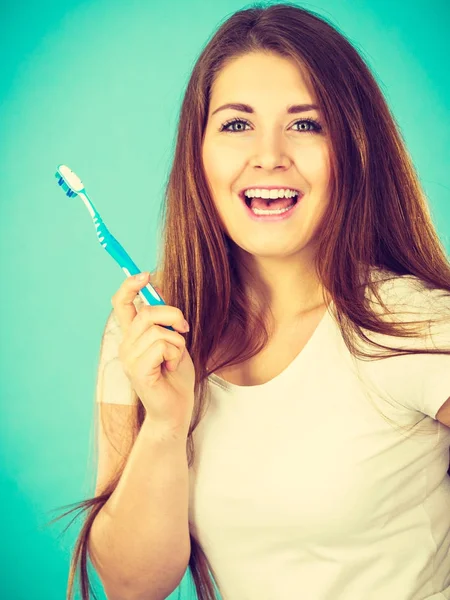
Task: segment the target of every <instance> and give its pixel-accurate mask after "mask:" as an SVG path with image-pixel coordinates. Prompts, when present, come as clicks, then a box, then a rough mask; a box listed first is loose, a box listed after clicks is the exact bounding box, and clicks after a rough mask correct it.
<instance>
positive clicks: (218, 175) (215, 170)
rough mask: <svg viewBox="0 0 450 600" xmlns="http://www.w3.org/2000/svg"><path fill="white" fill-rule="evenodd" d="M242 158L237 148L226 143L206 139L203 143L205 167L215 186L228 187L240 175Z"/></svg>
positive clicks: (210, 180)
mask: <svg viewBox="0 0 450 600" xmlns="http://www.w3.org/2000/svg"><path fill="white" fill-rule="evenodd" d="M240 166H241V167H242V159H240V157H239V153H238V152H236V148H232V147H231V146H228V145H226V144H223V143H222V144H215V143H214V141H205V143H204V145H203V168H204V170H205V173H206V176H207V178H208V180H209V182H210V185H211V186H212V187H213V188H217V187H227V188H230V185H232V184H233V181H234V179H235V178H236V177H237V176H238V174H239V170H240Z"/></svg>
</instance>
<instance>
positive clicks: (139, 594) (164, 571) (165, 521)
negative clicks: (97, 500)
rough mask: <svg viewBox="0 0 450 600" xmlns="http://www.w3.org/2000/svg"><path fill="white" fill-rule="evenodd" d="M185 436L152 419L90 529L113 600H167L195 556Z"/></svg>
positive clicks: (100, 570)
mask: <svg viewBox="0 0 450 600" xmlns="http://www.w3.org/2000/svg"><path fill="white" fill-rule="evenodd" d="M186 438H187V435H186V434H184V433H183V434H179V435H178V434H174V433H173V434H169V433H168V432H166V431H158V430H157V429H155V428H154V427H153V426H152V425H151V424H150V423H149V422H148V421H147V420H144V423H143V425H142V428H141V430H140V431H139V434H138V436H137V438H136V441H135V442H134V445H133V447H132V450H131V453H130V456H129V457H128V460H127V463H126V465H125V468H124V471H123V474H122V476H121V478H120V480H119V483H118V485H117V488H116V489H115V490H114V492H113V493H112V494H111V496H110V498H109V499H108V501H107V502H106V503H105V505H104V507H103V508H102V510H101V511H100V512H99V514H98V515H97V517H96V519H95V521H94V523H93V525H92V529H91V534H90V538H89V549H90V553H91V558H92V563H93V565H94V567H95V568H96V571H97V573H98V575H99V577H100V579H101V581H102V583H103V585H104V588H105V592H106V593H107V595H108V598H109V599H110V600H140V599H141V598H142V599H144V598H145V600H164V599H165V598H166V597H167V596H168V595H169V594H170V593H171V592H172V591H173V590H174V589H176V587H177V586H178V585H179V583H180V581H181V579H182V578H183V575H184V573H185V571H186V569H187V566H188V562H189V556H190V551H191V548H190V538H189V524H188V497H189V496H188V494H189V481H188V465H187V456H186Z"/></svg>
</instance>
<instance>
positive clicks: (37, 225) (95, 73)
mask: <svg viewBox="0 0 450 600" xmlns="http://www.w3.org/2000/svg"><path fill="white" fill-rule="evenodd" d="M298 5H299V6H304V7H305V8H309V9H312V10H315V11H317V12H319V13H320V14H322V15H324V16H325V17H327V18H329V19H330V20H331V21H332V23H334V24H335V25H336V26H337V27H338V28H339V29H340V30H341V31H343V32H344V33H345V34H346V35H347V36H348V37H349V38H350V40H351V41H352V42H353V43H354V44H355V45H356V46H357V47H358V48H359V49H360V51H361V52H362V53H363V56H364V57H365V58H366V60H367V61H368V63H369V65H370V66H371V67H372V69H373V70H374V72H375V74H376V77H377V78H378V81H379V82H380V85H381V87H382V89H383V91H384V93H385V94H386V97H387V99H388V102H389V104H390V106H391V107H392V110H393V112H394V114H395V117H396V119H397V121H398V123H399V125H400V127H401V130H402V133H403V135H404V138H405V140H406V143H407V145H408V147H409V150H410V153H411V155H412V158H413V161H414V163H415V165H416V167H417V169H418V172H419V174H420V177H421V180H422V183H423V186H424V188H425V191H426V193H427V195H428V198H429V202H430V205H431V210H432V214H433V218H434V221H435V224H436V227H437V230H438V232H439V235H440V236H441V238H442V240H443V242H444V244H445V246H446V248H447V250H448V249H449V235H448V231H449V226H450V170H449V159H450V69H449V68H448V62H449V59H450V37H449V35H448V31H449V29H450V18H449V6H450V5H449V4H448V0H441V1H438V0H426V1H425V0H410V1H408V2H406V1H405V2H401V1H397V2H391V1H387V0H317V1H315V2H308V3H300V2H299V3H298ZM244 6H248V5H245V4H242V3H241V2H237V1H233V0H214V2H212V1H210V2H206V1H204V0H203V1H202V0H172V1H171V0H165V1H161V0H153V1H150V0H147V1H145V0H127V1H126V2H125V1H122V2H121V1H117V0H85V1H80V0H72V1H71V0H58V2H56V1H55V0H39V2H38V1H37V0H36V1H34V2H33V1H30V0H23V1H22V2H17V3H13V2H12V1H10V2H8V1H6V2H2V3H1V7H0V50H1V52H0V57H1V70H0V132H1V135H0V158H1V160H0V174H1V178H0V194H1V196H0V197H1V200H0V226H1V237H0V261H1V264H0V267H1V270H0V273H1V312H0V315H1V324H0V325H1V329H0V343H1V346H0V386H1V387H0V389H1V395H0V402H1V406H0V409H1V422H0V464H1V473H0V499H1V508H2V511H1V527H0V531H1V533H2V536H1V537H2V543H1V545H0V553H1V556H0V597H1V598H2V599H3V600H63V599H64V597H65V589H66V580H67V571H68V564H69V556H70V552H71V549H72V546H73V542H74V539H75V537H76V534H77V532H78V530H79V524H78V523H77V522H76V523H75V524H74V525H73V526H72V527H71V528H70V529H69V530H68V532H67V533H66V534H65V536H63V537H61V538H60V537H59V534H60V533H61V531H62V529H63V526H64V525H65V524H66V523H67V521H62V522H59V523H58V524H56V525H55V526H52V527H47V528H46V527H45V523H47V522H48V521H49V520H50V519H51V518H52V517H53V516H54V515H55V513H53V512H51V511H52V510H53V509H55V508H56V507H59V506H62V505H65V504H69V503H73V502H77V501H80V500H82V499H84V498H87V497H90V495H91V494H92V492H93V485H94V477H95V465H94V463H93V460H92V454H93V444H94V439H93V415H94V408H95V407H94V384H95V377H96V367H97V359H98V353H99V344H100V339H101V335H102V331H103V327H104V324H105V320H106V317H107V315H108V314H109V312H110V310H111V297H112V295H113V294H114V292H115V291H116V289H117V288H118V287H119V285H120V284H121V282H122V281H123V272H122V271H121V270H120V269H119V267H118V265H117V264H116V263H115V262H114V261H113V260H112V259H111V258H110V257H109V256H108V255H107V253H106V252H105V251H104V250H103V249H102V248H101V247H100V245H99V243H98V241H97V238H96V236H95V232H94V227H93V225H92V222H91V219H90V217H89V215H88V213H87V211H86V208H85V207H84V206H83V205H82V203H81V201H80V200H78V199H76V198H75V199H72V200H69V199H67V198H66V197H65V196H64V194H63V193H62V192H61V190H60V189H59V188H58V186H57V185H56V180H55V179H54V171H55V168H56V166H57V165H58V164H60V163H65V164H67V165H69V166H70V167H71V168H72V169H73V170H74V171H75V172H76V173H77V174H78V175H79V176H80V177H81V178H82V179H83V181H84V182H85V184H86V186H87V188H88V191H89V194H90V196H91V198H92V200H93V202H94V204H95V205H96V207H97V208H98V210H99V212H100V213H101V215H102V217H103V218H104V220H105V222H106V224H107V225H108V226H109V228H110V229H111V232H112V233H113V234H114V235H116V236H117V238H118V239H119V240H120V241H121V242H122V244H123V245H124V246H125V248H127V250H128V251H129V252H130V254H131V256H132V257H133V258H134V260H135V261H136V263H137V264H138V266H139V267H140V268H141V269H143V270H152V269H153V268H154V266H155V257H156V249H157V244H158V235H159V232H158V217H159V212H160V207H161V201H162V197H163V189H164V184H165V181H166V178H167V174H168V169H169V165H170V161H171V156H172V151H173V147H174V139H175V129H176V124H177V115H178V111H179V108H180V103H181V99H182V96H183V92H184V87H185V84H186V82H187V79H188V76H189V73H190V70H191V69H192V67H193V64H194V61H195V60H196V57H197V55H198V53H199V52H200V50H201V48H202V47H203V45H204V44H205V42H206V40H207V39H208V38H209V37H210V35H211V34H212V32H213V30H214V29H215V28H216V27H217V26H218V25H219V24H220V22H221V21H222V20H224V19H225V18H226V17H227V16H229V15H230V14H231V13H233V12H234V11H236V10H238V9H241V8H243V7H244ZM94 583H95V585H96V588H97V589H98V590H99V597H100V598H104V595H103V594H102V592H101V587H100V585H99V583H98V580H97V579H96V578H95V577H94ZM180 588H181V590H179V591H181V593H180V596H181V598H183V600H188V599H189V598H194V593H193V592H192V591H191V592H190V591H189V589H190V579H189V575H188V574H187V575H186V577H185V578H184V580H183V582H182V585H181V586H180ZM177 595H178V593H175V594H173V595H172V596H171V598H175V597H177Z"/></svg>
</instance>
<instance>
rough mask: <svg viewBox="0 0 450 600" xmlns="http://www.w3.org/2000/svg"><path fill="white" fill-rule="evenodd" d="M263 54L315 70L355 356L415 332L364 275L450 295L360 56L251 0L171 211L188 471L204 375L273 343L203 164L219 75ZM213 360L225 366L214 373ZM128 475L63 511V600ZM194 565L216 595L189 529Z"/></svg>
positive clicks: (164, 255)
mask: <svg viewBox="0 0 450 600" xmlns="http://www.w3.org/2000/svg"><path fill="white" fill-rule="evenodd" d="M261 51H263V52H272V53H276V54H277V55H279V56H282V57H286V58H289V59H291V60H294V61H296V63H297V64H298V66H299V68H301V69H302V71H303V72H304V73H305V72H306V73H307V75H308V76H309V78H310V82H311V84H312V86H313V89H314V91H315V94H316V98H317V101H318V104H319V106H320V107H321V109H322V115H323V117H324V119H325V122H326V124H327V133H328V135H329V136H330V144H331V156H332V180H333V185H332V193H331V198H330V203H329V206H328V209H327V213H326V214H325V216H324V218H323V222H322V224H321V228H320V231H319V232H318V236H317V248H318V252H317V262H316V270H317V274H318V276H319V279H320V281H321V282H322V285H323V287H324V289H325V290H326V291H327V292H328V294H329V296H330V297H331V298H332V300H333V303H334V306H335V311H336V315H337V319H336V320H337V323H338V325H339V327H340V330H341V332H342V335H343V338H344V340H345V343H346V345H347V347H348V348H349V350H350V352H352V354H353V355H355V356H360V357H367V358H371V359H380V354H379V352H378V353H377V354H369V353H367V352H366V353H364V352H363V351H361V350H358V348H357V346H356V344H355V340H356V339H357V338H360V339H363V340H366V341H367V339H368V338H367V337H366V336H365V334H364V332H363V331H362V329H361V328H364V329H366V330H367V331H373V332H376V333H381V334H385V335H391V336H399V337H411V336H412V335H414V334H415V332H413V333H411V332H407V331H406V330H405V329H404V328H403V327H401V326H400V323H396V322H385V321H384V320H382V319H381V318H380V315H378V314H376V312H374V311H372V310H370V307H369V305H368V304H367V302H366V299H365V295H364V286H362V285H361V274H363V281H365V282H367V285H368V286H369V287H370V289H371V290H372V291H373V292H374V293H375V295H376V296H377V290H376V287H375V285H373V284H372V283H371V281H370V277H369V270H370V269H372V268H373V267H375V268H379V269H382V270H386V271H390V272H392V274H393V276H395V277H398V276H402V275H411V276H414V277H417V278H418V279H419V280H420V281H421V282H424V284H425V285H426V286H428V287H429V288H431V289H439V290H443V292H444V293H449V292H450V265H449V261H448V259H447V257H446V253H445V250H444V248H443V246H442V244H441V242H440V240H439V238H438V236H437V233H436V231H435V228H434V226H433V223H432V219H431V216H430V212H429V208H428V204H427V200H426V197H425V195H424V192H423V190H422V188H421V186H420V183H419V180H418V176H417V173H416V172H415V169H414V166H413V164H412V161H411V159H410V157H409V155H408V152H407V150H406V148H405V145H404V142H403V139H402V136H401V133H400V131H399V128H398V127H397V124H396V122H395V120H394V117H393V116H392V114H391V113H390V111H389V108H388V106H387V103H386V101H385V99H384V97H383V95H382V93H381V91H380V89H379V87H378V85H377V83H376V81H375V79H374V77H373V75H372V74H371V72H370V70H369V68H368V67H367V65H366V64H365V62H364V61H363V59H362V58H361V56H360V55H359V54H358V52H357V51H356V50H355V48H354V47H353V46H352V45H351V44H350V43H349V41H348V40H347V39H346V38H345V37H344V36H343V35H342V34H341V33H339V32H338V31H337V30H336V29H335V28H334V27H333V26H331V25H330V24H329V23H328V22H326V21H325V20H324V19H323V18H322V17H319V16H318V15H317V14H315V13H313V12H311V11H307V10H304V9H302V8H299V7H298V6H295V5H291V4H289V3H282V4H274V5H269V6H264V5H263V6H261V5H255V6H254V7H252V8H249V9H246V10H241V11H239V12H236V13H235V14H233V15H232V16H231V17H230V18H228V19H227V20H226V21H225V22H224V23H223V24H222V25H221V26H220V27H219V29H218V30H217V32H216V33H215V34H214V36H213V37H212V38H211V40H210V41H209V42H208V44H207V45H206V47H205V48H204V50H203V51H202V52H201V54H200V56H199V58H198V60H197V62H196V64H195V66H194V69H193V72H192V75H191V78H190V80H189V82H188V85H187V89H186V93H185V96H184V100H183V103H182V107H181V113H180V118H179V126H178V137H177V144H176V149H175V156H174V160H173V165H172V169H171V172H170V176H169V180H168V183H167V189H166V203H165V205H164V210H163V240H162V246H161V248H160V252H161V257H160V261H159V265H160V269H159V271H158V272H159V274H160V277H161V279H160V281H161V287H162V289H163V295H164V299H165V301H166V303H167V304H170V305H173V306H177V307H179V308H180V309H181V311H182V312H183V314H184V315H185V317H186V319H187V320H188V322H189V323H190V326H191V328H190V332H189V334H188V335H187V347H188V350H189V353H190V355H191V357H192V360H193V362H194V366H195V371H196V390H195V392H196V402H195V407H194V413H193V417H192V422H191V427H190V430H189V437H188V444H187V450H188V463H189V466H192V464H193V461H194V446H193V439H192V433H193V431H194V429H195V428H196V427H197V425H198V423H199V421H200V419H201V417H202V415H203V414H204V411H205V410H206V408H207V407H206V390H207V377H208V375H209V374H210V373H211V372H212V371H214V370H218V369H220V368H223V367H225V366H228V365H233V364H237V363H240V362H242V361H244V360H247V359H249V358H250V357H252V356H254V355H256V354H257V353H258V352H259V351H260V350H262V349H263V348H264V346H265V344H266V343H267V341H268V339H269V337H268V332H267V330H266V328H265V324H264V320H263V319H262V317H261V314H260V313H259V312H258V310H257V309H256V307H255V306H252V305H251V304H249V301H248V299H247V298H246V297H245V294H244V287H243V285H242V281H241V279H240V276H239V273H238V272H237V270H236V269H235V268H234V267H233V243H232V241H231V240H230V239H228V238H227V236H226V235H225V233H224V231H223V228H222V226H221V222H220V219H219V216H218V214H217V212H216V210H215V207H214V202H213V200H212V198H211V193H210V190H209V187H208V184H207V181H206V178H205V174H204V172H203V169H202V166H201V165H202V157H201V148H202V140H203V134H204V131H205V125H206V121H207V115H208V109H209V99H210V93H211V87H212V85H213V83H214V80H215V78H216V77H217V74H218V73H219V72H220V70H221V69H222V68H223V67H224V65H225V64H227V63H228V61H231V60H233V59H234V58H237V57H239V56H242V55H244V54H246V53H248V52H261ZM218 274H220V275H219V276H218ZM377 297H378V296H377ZM378 298H379V297H378ZM379 300H380V302H381V303H382V304H383V300H382V299H380V298H379ZM383 306H384V304H383ZM417 323H419V322H418V321H415V322H413V323H412V325H415V324H417ZM224 339H227V341H228V343H227V344H223V340H224ZM373 345H374V346H377V347H378V348H382V349H387V350H389V351H390V352H388V353H384V354H383V358H387V357H389V356H398V355H402V354H407V353H413V354H416V353H419V352H426V353H445V354H450V351H444V350H439V349H435V350H431V349H430V350H417V349H408V350H402V351H401V352H399V350H398V348H397V349H395V348H391V347H389V346H384V345H380V344H376V343H375V342H373ZM216 354H217V356H218V357H219V358H218V360H217V361H215V364H214V366H211V368H210V369H208V368H207V365H208V364H209V361H210V360H211V357H212V356H215V355H216ZM143 418H144V409H143V405H142V403H140V402H138V410H137V413H136V422H135V424H134V425H135V430H136V431H138V430H139V428H140V426H141V424H142V420H143ZM120 475H121V472H119V473H118V474H117V475H116V476H115V477H114V479H113V480H112V481H110V482H109V484H108V485H107V486H106V488H105V489H104V491H103V493H102V494H100V495H98V496H97V497H94V498H90V499H88V500H85V501H83V502H80V503H78V504H77V505H75V507H74V508H72V509H71V510H70V511H68V512H66V513H64V514H63V515H61V517H58V518H62V517H64V516H65V515H67V514H69V513H70V512H72V511H74V510H77V509H78V510H80V512H81V511H83V510H86V511H87V516H86V519H85V521H84V524H83V527H82V529H81V532H80V534H79V537H78V539H77V543H76V546H75V549H74V554H73V558H72V563H71V568H70V574H69V584H68V592H67V598H71V597H72V594H73V584H74V578H75V574H76V571H77V567H78V566H79V571H80V573H79V575H80V579H79V580H80V587H81V592H82V597H83V600H88V599H89V597H90V596H89V588H90V585H89V579H88V573H87V558H88V536H89V532H90V529H91V526H92V523H93V521H94V519H95V517H96V515H97V514H98V512H99V511H100V510H101V508H102V507H103V505H104V504H105V502H106V501H107V500H108V498H109V497H110V495H111V494H112V492H113V491H114V489H115V487H116V485H117V483H118V481H119V479H120ZM64 508H66V507H64ZM189 567H190V571H191V574H192V577H193V580H194V583H195V587H196V590H197V594H198V598H199V599H200V600H212V599H214V598H216V595H215V591H214V585H213V574H212V572H210V571H211V569H210V566H209V564H208V561H207V558H206V556H205V554H204V553H203V551H202V548H201V546H200V544H199V542H198V541H197V540H196V539H195V538H194V537H193V536H192V535H191V556H190V560H189Z"/></svg>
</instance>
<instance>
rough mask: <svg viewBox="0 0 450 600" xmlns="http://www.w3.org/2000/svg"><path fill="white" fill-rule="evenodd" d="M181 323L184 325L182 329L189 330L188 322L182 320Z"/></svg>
mask: <svg viewBox="0 0 450 600" xmlns="http://www.w3.org/2000/svg"><path fill="white" fill-rule="evenodd" d="M183 325H184V329H185V330H186V331H189V330H190V327H189V323H188V322H187V321H186V320H185V321H184V323H183Z"/></svg>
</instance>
